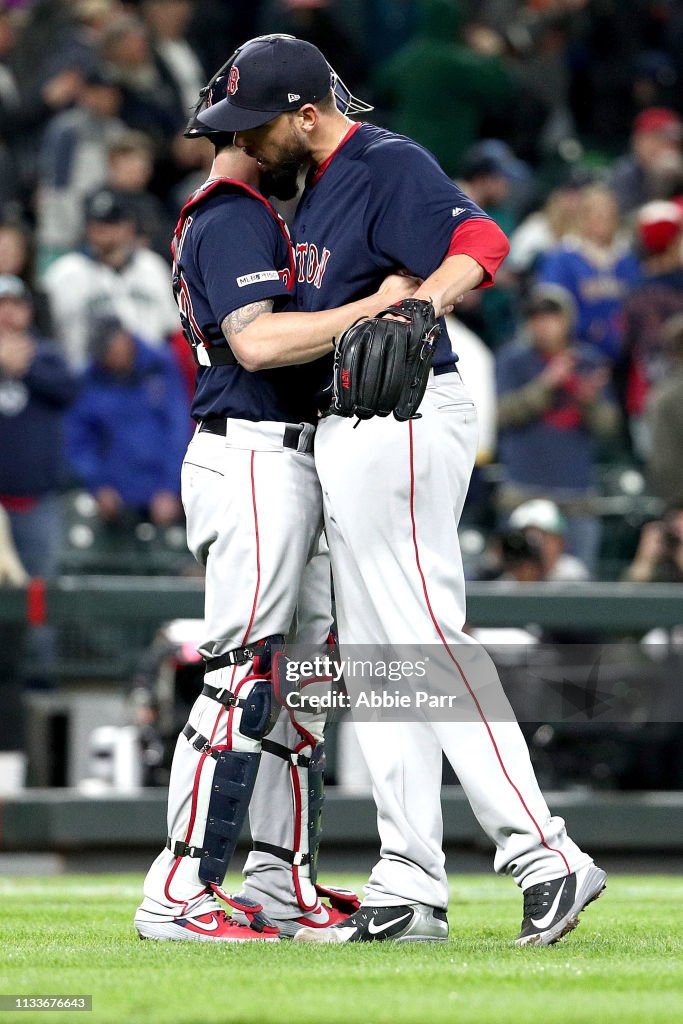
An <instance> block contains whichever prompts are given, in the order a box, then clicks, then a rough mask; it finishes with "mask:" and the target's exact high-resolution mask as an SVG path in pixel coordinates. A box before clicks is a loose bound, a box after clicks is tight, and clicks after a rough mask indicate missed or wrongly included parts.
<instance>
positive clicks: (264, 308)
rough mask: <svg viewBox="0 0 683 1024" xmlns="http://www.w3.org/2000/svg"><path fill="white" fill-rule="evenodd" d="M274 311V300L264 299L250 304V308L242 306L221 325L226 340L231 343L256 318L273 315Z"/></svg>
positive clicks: (229, 314)
mask: <svg viewBox="0 0 683 1024" xmlns="http://www.w3.org/2000/svg"><path fill="white" fill-rule="evenodd" d="M272 310H273V300H272V299H262V300H261V301H260V302H250V303H249V305H248V306H240V308H239V309H234V310H233V311H232V313H228V315H227V316H226V318H225V320H224V321H223V323H222V324H221V330H222V331H223V335H224V337H225V340H226V341H227V342H228V343H230V341H231V340H232V339H233V338H234V336H235V335H236V334H239V333H240V331H243V330H244V328H245V327H248V326H249V324H250V323H252V322H253V321H254V320H255V319H256V317H258V316H261V314H262V313H271V312H272Z"/></svg>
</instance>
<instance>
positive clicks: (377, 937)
mask: <svg viewBox="0 0 683 1024" xmlns="http://www.w3.org/2000/svg"><path fill="white" fill-rule="evenodd" d="M447 938H448V919H447V917H446V911H445V910H437V909H436V907H428V906H425V904H424V903H410V904H408V903H405V904H403V905H401V906H398V907H361V908H360V910H357V911H356V912H355V914H351V916H350V917H347V918H346V920H345V921H340V922H339V924H335V925H333V926H332V928H323V929H315V928H301V930H300V931H298V932H297V933H296V935H295V936H294V941H295V942H320V943H331V942H387V941H389V940H391V941H392V942H445V941H446V939H447Z"/></svg>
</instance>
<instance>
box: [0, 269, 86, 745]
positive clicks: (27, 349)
mask: <svg viewBox="0 0 683 1024" xmlns="http://www.w3.org/2000/svg"><path fill="white" fill-rule="evenodd" d="M32 321H33V301H32V296H31V293H30V292H29V290H28V288H27V286H26V284H25V283H24V282H23V281H22V280H21V278H19V277H15V276H14V275H13V274H0V506H2V508H4V510H5V512H6V513H7V518H8V520H9V527H10V530H11V534H12V540H13V542H14V546H15V547H16V550H17V553H18V555H19V558H20V560H21V562H22V564H23V566H24V568H25V569H26V572H27V573H28V575H29V576H32V577H34V578H37V577H40V578H43V579H45V578H47V579H49V578H50V577H52V576H54V575H56V573H57V571H58V568H59V558H60V554H61V550H62V532H63V531H62V527H63V519H62V508H61V503H60V497H59V492H60V490H61V489H62V487H63V485H64V482H65V475H66V474H65V466H64V458H63V438H62V425H63V420H64V413H65V410H66V408H67V406H68V405H69V403H70V402H71V401H73V399H74V397H75V395H76V390H77V387H78V383H77V379H76V377H75V375H74V374H73V373H72V372H71V370H70V369H69V367H68V365H67V363H66V361H65V359H64V357H63V356H62V354H61V352H60V350H59V348H58V347H57V345H56V344H55V343H54V342H51V341H49V340H47V339H46V338H42V337H40V336H39V335H38V334H37V333H36V332H35V331H34V330H33V326H32ZM27 640H28V650H29V655H30V664H31V671H30V673H29V674H28V675H27V678H26V680H25V681H26V682H27V683H30V685H31V686H33V687H40V688H46V687H50V686H52V685H53V684H54V662H55V634H54V631H53V629H52V627H50V626H46V625H38V624H36V625H34V626H32V627H31V628H30V629H29V631H28V636H27ZM3 648H4V651H5V657H4V658H3V659H0V662H1V663H0V688H1V687H2V686H3V680H4V681H5V683H8V684H9V685H10V688H11V692H12V693H13V694H16V692H17V687H18V685H19V682H20V665H19V661H20V660H21V655H22V653H23V640H22V639H21V638H20V637H18V636H17V637H14V638H13V639H10V638H9V637H7V636H5V635H4V634H3ZM0 707H2V708H3V715H4V717H5V718H6V719H8V718H10V716H11V714H16V715H19V717H21V716H20V701H19V700H15V699H14V698H12V699H11V700H10V699H9V698H7V697H6V696H3V695H2V693H0ZM10 709H12V710H11V711H10ZM6 724H7V723H6ZM8 728H9V731H10V732H13V733H14V742H16V743H17V744H18V745H19V747H21V745H22V742H23V741H22V739H21V727H20V724H19V723H18V721H17V722H14V724H12V725H10V726H9V727H8ZM1 747H2V740H1V738H0V748H1Z"/></svg>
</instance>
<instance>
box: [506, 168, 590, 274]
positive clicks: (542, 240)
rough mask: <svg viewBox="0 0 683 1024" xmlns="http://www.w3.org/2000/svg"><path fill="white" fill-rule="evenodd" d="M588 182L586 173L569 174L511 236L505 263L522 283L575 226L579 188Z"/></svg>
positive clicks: (579, 194)
mask: <svg viewBox="0 0 683 1024" xmlns="http://www.w3.org/2000/svg"><path fill="white" fill-rule="evenodd" d="M588 183H589V178H588V176H587V175H586V174H583V173H581V172H576V173H575V174H571V175H570V176H569V177H568V178H566V179H565V181H564V182H562V183H561V184H560V185H558V186H557V188H555V189H554V190H553V191H552V192H551V193H550V195H549V196H548V198H547V199H546V200H545V203H544V204H543V206H542V207H541V209H539V210H533V211H532V212H531V213H530V214H529V215H528V216H527V217H525V219H524V220H523V221H522V223H521V224H520V225H519V226H518V227H517V228H515V230H514V231H513V232H512V234H511V235H510V255H509V256H508V258H507V260H506V261H505V265H506V266H507V268H508V270H509V271H511V272H512V273H513V274H515V275H516V276H517V278H518V279H519V281H520V283H521V285H522V286H524V285H525V284H526V282H527V280H528V279H529V277H530V276H531V275H532V274H534V273H535V272H536V269H537V267H538V264H539V262H540V260H541V259H542V258H543V256H544V255H545V254H546V253H547V252H548V251H549V250H551V249H555V248H556V247H557V246H558V245H559V244H560V242H561V240H562V238H564V236H565V235H568V234H569V233H570V232H571V231H572V229H573V228H574V225H575V223H576V217H577V213H578V209H579V201H580V198H581V188H582V187H583V186H585V185H587V184H588Z"/></svg>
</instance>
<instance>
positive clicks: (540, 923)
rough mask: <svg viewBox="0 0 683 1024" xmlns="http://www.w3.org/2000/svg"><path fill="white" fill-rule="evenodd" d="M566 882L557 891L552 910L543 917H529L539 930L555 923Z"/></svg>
mask: <svg viewBox="0 0 683 1024" xmlns="http://www.w3.org/2000/svg"><path fill="white" fill-rule="evenodd" d="M565 881H566V879H565ZM564 884H565V883H564V881H563V882H562V885H561V886H560V888H559V889H558V891H557V896H556V897H555V899H554V900H553V902H552V904H551V907H550V910H549V911H548V913H547V914H544V915H543V917H538V918H533V917H531V918H529V920H530V921H531V923H532V925H533V926H534V928H538V929H539V930H541V931H542V930H543V929H544V928H547V927H548V926H549V925H551V924H552V923H553V920H554V918H555V914H556V913H557V908H558V907H559V905H560V900H561V898H562V893H563V892H564Z"/></svg>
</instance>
